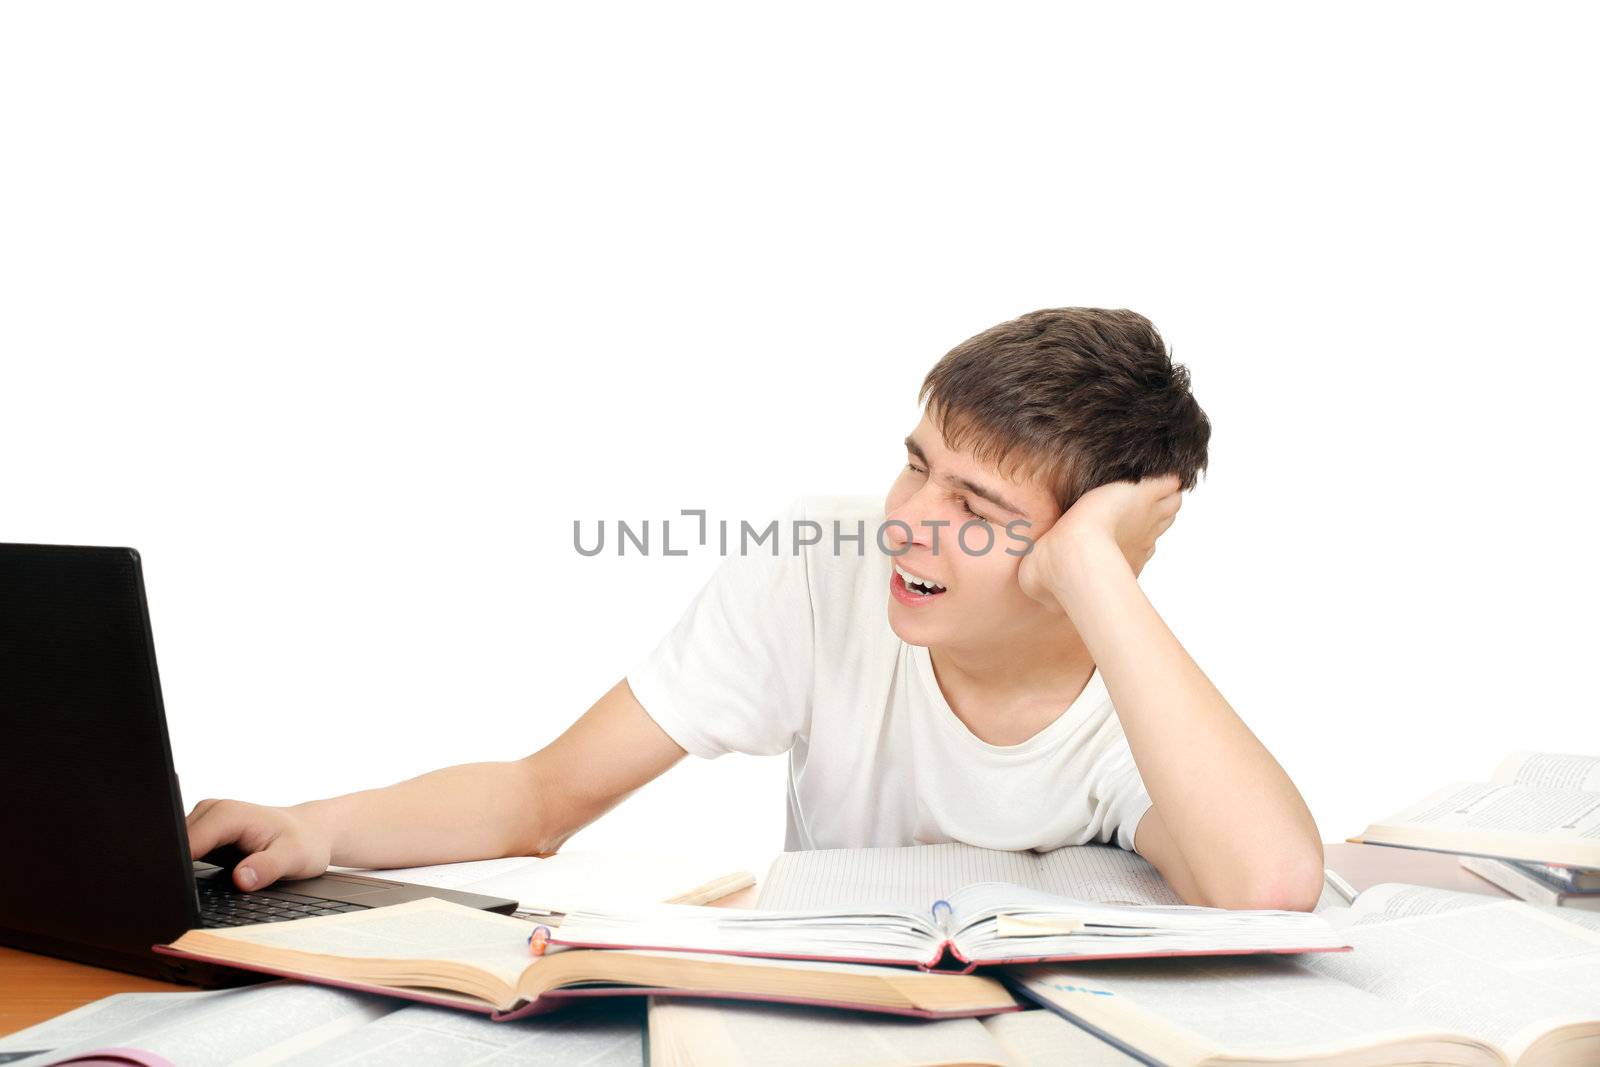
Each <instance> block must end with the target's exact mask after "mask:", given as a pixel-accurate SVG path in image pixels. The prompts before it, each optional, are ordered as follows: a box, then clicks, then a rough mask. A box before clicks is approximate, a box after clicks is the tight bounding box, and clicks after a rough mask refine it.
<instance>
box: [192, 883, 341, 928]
mask: <svg viewBox="0 0 1600 1067" xmlns="http://www.w3.org/2000/svg"><path fill="white" fill-rule="evenodd" d="M194 881H195V888H196V889H197V890H199V892H200V925H201V926H203V927H211V928H216V927H219V926H248V925H250V924H251V923H273V922H282V921H284V920H285V919H305V918H309V917H310V916H313V915H338V914H340V913H342V912H347V911H366V910H367V909H366V906H365V905H363V904H349V903H346V902H344V901H342V900H327V899H324V898H322V897H306V896H301V895H299V894H298V893H285V892H283V891H281V890H276V889H269V890H267V891H266V892H263V893H242V892H240V891H239V890H237V889H234V888H233V887H232V886H231V885H229V884H227V883H225V882H222V880H221V879H218V878H196V879H195V880H194ZM219 883H221V884H219Z"/></svg>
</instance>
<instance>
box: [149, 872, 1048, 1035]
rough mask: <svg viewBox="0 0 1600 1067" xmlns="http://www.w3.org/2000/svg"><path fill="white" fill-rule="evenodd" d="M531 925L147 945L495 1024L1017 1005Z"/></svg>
mask: <svg viewBox="0 0 1600 1067" xmlns="http://www.w3.org/2000/svg"><path fill="white" fill-rule="evenodd" d="M664 906H667V905H664ZM684 906H687V905H684ZM535 929H536V927H535V925H534V924H533V923H530V922H527V921H526V920H523V919H517V918H513V917H511V916H507V915H496V914H494V913H492V912H485V911H479V910H477V909H475V908H468V907H463V906H462V905H459V904H451V903H447V902H445V901H442V900H436V899H433V898H431V897H430V898H425V899H422V900H413V901H408V902H407V903H405V904H397V905H394V906H392V907H386V908H373V909H371V910H369V911H358V912H349V913H346V914H340V915H325V916H316V917H314V918H309V919H294V920H290V921H288V922H278V923H260V924H256V925H252V926H235V927H230V928H227V929H222V930H190V931H188V932H187V933H185V934H184V935H183V936H182V937H179V938H178V939H177V940H176V941H174V942H172V943H171V944H170V945H157V946H155V950H156V951H157V952H161V953H165V954H167V955H172V956H182V957H184V958H187V959H194V960H203V961H205V962H208V963H215V964H222V965H225V966H230V967H238V968H240V969H243V970H247V971H258V972H261V973H264V974H275V975H281V976H283V977H286V978H301V979H304V980H306V981H312V982H321V983H325V984H327V985H333V986H341V987H344V988H348V989H357V990H363V991H366V992H374V993H385V994H388V995H390V996H397V997H406V998H409V999H412V1000H418V1001H423V1002H425V1003H429V1004H438V1005H442V1006H446V1007H455V1008H464V1009H468V1010H472V1011H478V1012H483V1013H485V1014H488V1015H489V1016H490V1017H491V1018H493V1019H495V1020H505V1019H515V1018H520V1017H522V1016H525V1015H533V1014H536V1013H540V1012H545V1011H550V1010H552V1009H554V1008H557V1007H559V1006H560V1005H561V1004H563V1003H565V1002H567V1001H570V1000H572V999H574V998H583V997H593V996H615V995H623V994H655V993H672V994H674V995H677V996H703V997H730V998H735V999H750V1000H772V1001H780V1002H793V1003H801V1004H817V1005H825V1006H829V1007H840V1008H855V1009H858V1010H863V1011H878V1012H887V1013H892V1014H901V1015H914V1016H919V1017H924V1018H942V1017H947V1016H949V1017H955V1016H963V1015H971V1016H977V1015H987V1014H991V1013H994V1012H1001V1011H1014V1010H1016V1008H1017V1003H1016V1000H1015V998H1014V997H1012V996H1011V995H1010V994H1009V993H1008V992H1007V991H1006V989H1005V987H1004V986H1003V985H1002V984H1001V983H999V982H997V981H996V980H994V979H992V978H987V977H983V976H979V975H949V974H921V973H917V972H912V971H905V970H901V969H898V968H893V967H871V966H862V965H852V964H843V963H830V964H823V963H816V962H800V961H789V960H750V959H746V958H742V957H737V956H703V955H698V954H673V953H664V952H596V951H566V950H561V949H557V950H555V951H548V952H546V953H545V954H544V955H542V956H535V955H534V954H533V953H532V950H531V947H530V935H532V934H533V933H534V931H535Z"/></svg>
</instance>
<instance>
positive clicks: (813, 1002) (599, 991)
mask: <svg viewBox="0 0 1600 1067" xmlns="http://www.w3.org/2000/svg"><path fill="white" fill-rule="evenodd" d="M151 947H152V948H153V949H155V951H157V952H159V953H161V954H162V955H164V956H177V957H180V958H182V959H189V960H198V961H200V962H203V963H214V964H218V965H220V966H223V967H232V968H234V969H236V970H244V971H256V972H259V973H261V974H275V975H277V976H279V977H280V978H295V979H298V980H300V981H302V982H315V983H316V984H318V985H326V986H336V987H338V988H340V989H354V990H356V991H358V992H362V993H381V994H382V995H384V996H388V997H400V998H402V999H405V1000H415V1001H419V1002H421V1003H423V1004H437V1005H439V1006H441V1007H445V1008H458V1009H460V1010H462V1011H472V1012H478V1013H480V1014H483V1015H487V1016H489V1018H490V1020H491V1021H493V1022H497V1023H498V1022H505V1021H507V1020H509V1019H522V1018H525V1017H527V1016H529V1015H541V1014H543V1013H545V1012H549V1011H555V1010H557V1009H558V1008H560V1007H561V1006H562V1004H564V1003H565V1002H567V1001H569V1000H577V999H580V998H584V997H628V996H658V995H659V996H673V997H697V998H703V999H706V1000H757V1001H764V1002H770V1003H773V1004H803V1005H807V1006H810V1007H818V1008H846V1009H849V1010H851V1011H870V1012H875V1013H877V1014H882V1015H906V1016H911V1017H913V1018H918V1019H955V1018H962V1017H966V1016H985V1015H998V1014H1002V1013H1004V1012H1011V1011H1020V1010H1021V1008H1022V1005H1020V1004H1017V1003H1013V1004H1012V1005H1011V1006H1010V1007H1007V1008H1001V1009H999V1010H998V1011H994V1010H990V1009H987V1008H979V1009H975V1010H966V1011H926V1010H923V1009H920V1008H886V1007H883V1006H882V1005H877V1004H857V1003H855V1002H853V1001H846V1000H827V999H819V998H812V997H791V996H783V995H780V994H756V993H750V994H744V993H740V994H732V993H714V992H705V991H702V990H690V989H661V988H657V987H654V986H584V987H580V988H576V989H552V990H550V991H549V992H547V993H545V994H544V995H543V996H541V997H539V999H538V1000H534V1001H529V1002H528V1003H526V1004H522V1005H520V1006H518V1007H514V1008H512V1009H510V1010H509V1011H499V1010H497V1009H495V1008H494V1007H492V1006H491V1005H488V1004H483V1003H468V1002H464V1001H462V1000H458V999H456V998H455V997H452V996H448V995H446V996H441V995H439V994H438V993H435V992H430V991H429V990H426V989H403V988H400V987H398V986H385V985H371V984H365V983H360V982H346V981H342V980H339V979H336V978H324V977H322V976H320V975H314V974H301V973H299V972H296V971H286V970H281V969H279V968H276V967H265V966H261V965H259V964H250V965H249V966H241V965H240V964H238V963H235V962H233V961H232V960H224V959H218V958H217V957H215V956H202V955H200V954H198V953H194V952H183V951H179V950H178V949H174V948H171V947H170V946H167V945H152V946H151ZM840 962H860V961H840ZM970 969H971V968H968V970H970ZM137 1062H140V1063H147V1062H149V1061H148V1060H140V1061H137ZM152 1067H162V1065H161V1064H153V1065H152Z"/></svg>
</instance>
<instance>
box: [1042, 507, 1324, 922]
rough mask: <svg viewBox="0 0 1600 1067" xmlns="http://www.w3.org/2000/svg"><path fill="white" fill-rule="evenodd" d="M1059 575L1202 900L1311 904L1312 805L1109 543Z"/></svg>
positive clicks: (1065, 563)
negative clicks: (1242, 718)
mask: <svg viewBox="0 0 1600 1067" xmlns="http://www.w3.org/2000/svg"><path fill="white" fill-rule="evenodd" d="M1056 582H1057V594H1058V596H1059V599H1060V601H1061V603H1062V606H1063V607H1064V608H1065V609H1066V610H1067V613H1068V615H1069V616H1070V617H1071V619H1072V622H1073V625H1074V627H1075V628H1076V629H1077V631H1078V633H1079V635H1080V636H1081V637H1082V639H1083V641H1084V643H1085V645H1086V646H1087V647H1088V649H1089V653H1090V655H1091V657H1092V658H1093V659H1094V662H1095V664H1096V665H1097V666H1098V667H1099V669H1100V673H1101V676H1102V678H1104V680H1105V683H1106V688H1107V690H1108V691H1109V692H1110V694H1111V700H1112V703H1113V704H1114V705H1115V707H1116V709H1117V714H1118V717H1119V718H1120V720H1121V722H1122V728H1123V732H1124V734H1125V735H1126V736H1127V738H1128V747H1129V748H1130V750H1131V751H1132V752H1133V756H1134V761H1135V763H1136V764H1137V765H1138V768H1139V773H1140V776H1141V777H1142V778H1143V780H1144V783H1145V788H1146V789H1147V790H1148V791H1149V793H1150V797H1151V800H1152V801H1153V802H1154V804H1155V808H1156V810H1157V811H1159V812H1160V813H1161V817H1162V819H1163V821H1164V822H1165V824H1166V827H1167V828H1168V829H1169V830H1170V832H1171V837H1172V839H1173V841H1175V842H1176V844H1177V846H1178V848H1179V850H1180V851H1181V853H1182V857H1183V860H1184V862H1185V864H1186V866H1187V868H1188V872H1189V874H1190V875H1191V876H1192V879H1193V883H1194V885H1195V886H1196V887H1197V889H1198V890H1199V892H1200V894H1201V896H1202V897H1203V898H1204V902H1206V903H1211V904H1216V905H1220V906H1227V907H1248V906H1269V905H1270V906H1290V905H1293V904H1299V903H1308V902H1307V901H1306V897H1307V895H1308V894H1309V895H1310V896H1311V897H1313V898H1314V897H1315V891H1316V886H1317V883H1318V882H1319V881H1320V879H1321V871H1322V844H1321V840H1320V837H1319V834H1318V832H1317V827H1316V822H1315V821H1314V820H1313V819H1312V817H1311V812H1310V811H1309V810H1308V809H1307V808H1306V805H1305V801H1304V800H1303V799H1302V798H1301V796H1300V793H1299V791H1298V790H1297V789H1296V788H1295V786H1294V783H1293V782H1291V781H1290V780H1289V776H1288V775H1287V774H1285V773H1284V771H1283V768H1282V767H1280V766H1279V765H1278V762H1277V760H1275V759H1273V757H1272V755H1271V753H1269V752H1268V751H1267V750H1266V748H1265V747H1264V746H1263V745H1262V744H1261V742H1260V741H1259V740H1257V739H1256V737H1255V735H1254V734H1253V733H1251V732H1250V729H1249V728H1248V727H1247V726H1246V725H1245V724H1244V722H1243V721H1241V720H1240V718H1239V717H1238V715H1236V714H1235V713H1234V711H1233V709H1232V708H1231V707H1230V706H1229V705H1228V702H1227V701H1226V700H1224V699H1223V697H1222V694H1221V693H1219V692H1218V691H1217V689H1216V687H1215V686H1213V685H1212V684H1211V681H1210V679H1208V678H1207V677H1206V676H1205V674H1204V673H1203V672H1202V671H1201V670H1200V668H1199V666H1198V665H1197V664H1196V663H1195V662H1194V660H1193V659H1192V658H1191V657H1190V656H1189V654H1188V652H1187V651H1185V650H1184V648H1183V646H1182V645H1181V644H1180V643H1179V642H1178V639H1177V638H1176V637H1175V636H1174V635H1173V633H1172V631H1171V630H1170V629H1168V627H1167V625H1166V623H1165V622H1163V621H1162V619H1161V617H1160V615H1158V614H1157V613H1156V610H1155V608H1154V606H1153V605H1151V603H1150V601H1149V599H1148V598H1146V597H1145V595H1144V591H1143V590H1142V589H1141V588H1140V587H1139V583H1138V580H1137V578H1136V576H1135V575H1134V572H1133V569H1132V568H1131V567H1130V566H1129V565H1128V561H1127V559H1126V558H1125V557H1124V556H1123V554H1122V552H1121V550H1120V549H1119V548H1118V547H1117V545H1116V544H1115V542H1109V541H1108V542H1099V541H1095V540H1092V539H1085V540H1083V541H1080V542H1077V543H1075V544H1074V545H1073V546H1072V549H1071V551H1069V552H1066V553H1064V556H1063V560H1062V566H1061V568H1060V569H1059V571H1058V573H1057V576H1056Z"/></svg>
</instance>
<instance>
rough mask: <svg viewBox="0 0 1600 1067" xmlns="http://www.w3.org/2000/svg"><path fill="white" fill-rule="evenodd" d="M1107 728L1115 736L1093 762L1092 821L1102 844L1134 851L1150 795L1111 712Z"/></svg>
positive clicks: (1091, 789)
mask: <svg viewBox="0 0 1600 1067" xmlns="http://www.w3.org/2000/svg"><path fill="white" fill-rule="evenodd" d="M1107 726H1108V727H1109V728H1110V729H1111V730H1113V731H1114V733H1115V736H1114V737H1113V738H1112V739H1111V743H1110V744H1108V745H1107V747H1106V749H1105V750H1104V752H1102V754H1101V756H1100V758H1099V759H1098V760H1096V761H1095V766H1094V770H1093V772H1092V776H1091V780H1090V784H1089V801H1090V805H1091V811H1092V814H1091V820H1092V822H1093V824H1094V829H1095V831H1096V833H1095V836H1096V837H1097V838H1098V839H1099V840H1101V841H1107V842H1109V841H1112V840H1115V841H1116V843H1117V844H1118V845H1119V846H1120V847H1122V848H1125V849H1127V850H1128V851H1129V852H1133V851H1134V847H1133V839H1134V835H1135V834H1136V833H1137V832H1138V830H1139V820H1140V819H1142V818H1144V813H1145V812H1147V811H1149V810H1150V805H1151V800H1150V794H1149V793H1148V792H1146V791H1145V788H1144V779H1143V778H1141V777H1139V768H1138V765H1136V764H1135V763H1134V762H1133V751H1132V750H1131V749H1130V748H1128V739H1127V738H1126V737H1125V736H1124V735H1123V733H1122V723H1121V721H1120V720H1118V719H1117V717H1116V713H1115V712H1113V713H1112V714H1111V717H1110V721H1109V723H1108V724H1107Z"/></svg>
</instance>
